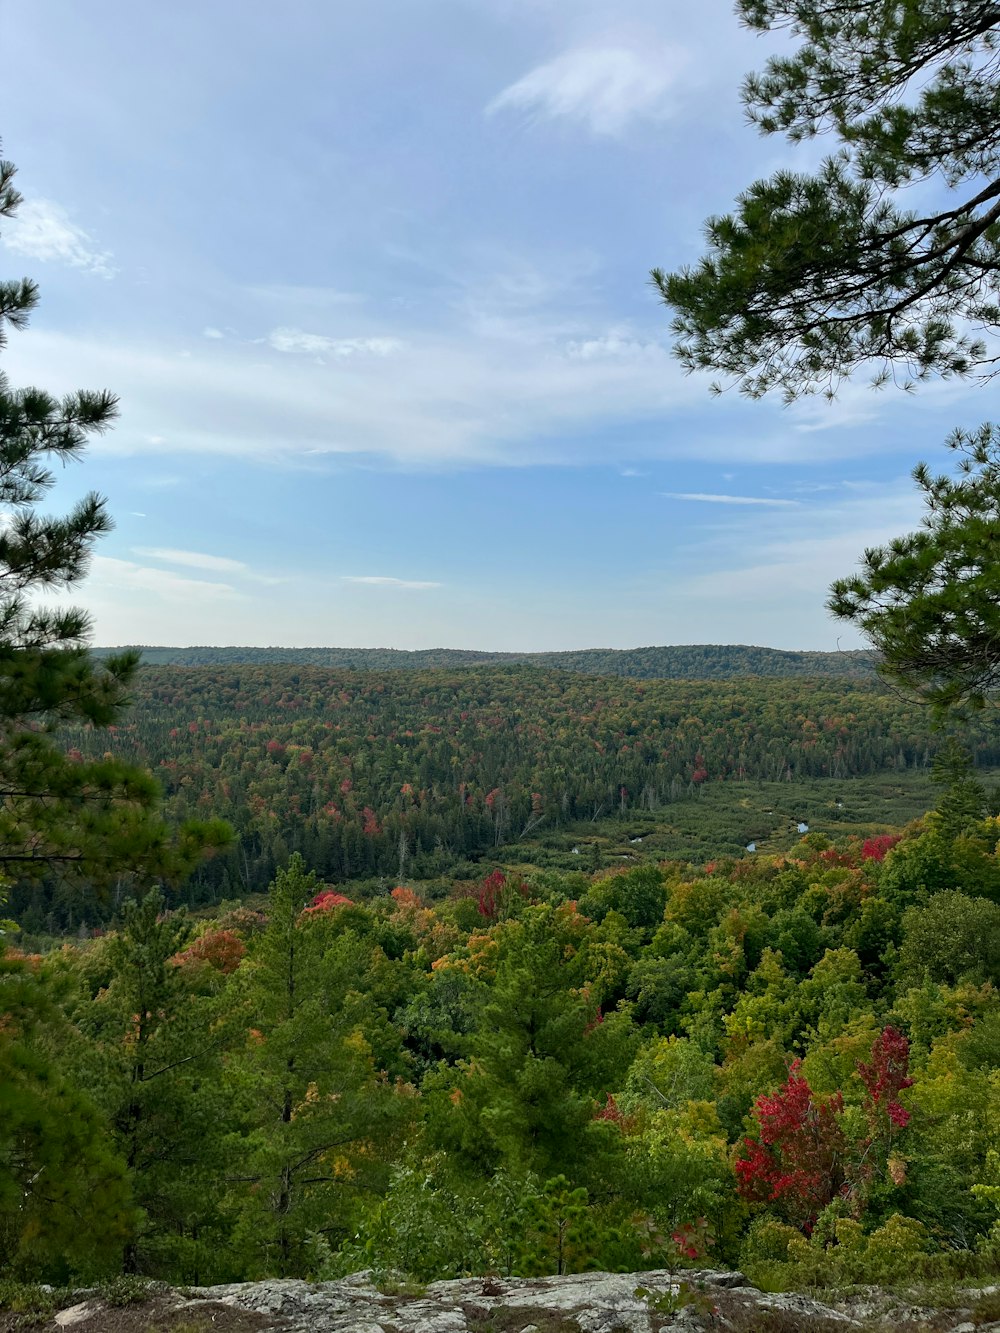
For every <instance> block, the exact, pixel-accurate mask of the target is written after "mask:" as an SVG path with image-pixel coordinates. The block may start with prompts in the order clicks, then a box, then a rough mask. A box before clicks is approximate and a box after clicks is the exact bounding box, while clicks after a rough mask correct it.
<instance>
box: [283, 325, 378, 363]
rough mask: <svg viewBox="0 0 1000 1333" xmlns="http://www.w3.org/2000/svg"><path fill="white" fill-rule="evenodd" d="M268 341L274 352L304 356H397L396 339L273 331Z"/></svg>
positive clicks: (341, 357)
mask: <svg viewBox="0 0 1000 1333" xmlns="http://www.w3.org/2000/svg"><path fill="white" fill-rule="evenodd" d="M267 341H268V343H269V345H270V346H271V347H273V348H274V350H275V351H276V352H299V353H303V354H305V355H307V356H318V357H324V356H332V357H334V358H336V359H338V360H343V359H345V358H347V357H352V356H364V355H368V356H389V355H390V354H391V353H393V352H398V351H399V349H400V348H401V347H402V345H403V344H402V343H401V342H400V340H399V339H398V338H326V337H324V336H323V335H322V334H320V333H305V332H304V331H303V330H302V329H272V331H271V332H270V333H269V334H268V337H267Z"/></svg>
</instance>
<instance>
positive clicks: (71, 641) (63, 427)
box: [0, 162, 227, 879]
mask: <svg viewBox="0 0 1000 1333" xmlns="http://www.w3.org/2000/svg"><path fill="white" fill-rule="evenodd" d="M14 176H15V168H14V167H13V165H12V164H11V163H10V162H0V218H9V217H11V216H13V215H14V213H15V212H16V211H17V207H18V205H19V204H20V202H21V196H20V195H19V194H18V192H17V190H16V189H15V188H14V184H13V181H14ZM37 302H38V289H37V285H36V284H35V283H34V282H31V281H30V280H28V279H27V278H24V279H21V280H20V281H3V282H0V350H2V349H3V347H4V346H5V345H6V336H7V328H8V327H9V328H11V329H15V330H19V329H23V328H24V327H25V325H26V324H27V321H28V318H29V316H30V314H31V312H32V310H33V309H34V308H35V306H36V305H37ZM116 415H117V400H116V398H115V396H114V395H113V394H111V393H109V392H108V391H107V390H98V391H91V390H84V391H81V392H79V393H73V394H68V395H67V396H65V397H63V398H56V397H53V396H52V395H51V394H48V393H45V392H44V391H42V390H41V389H37V388H22V389H15V388H13V387H12V386H11V384H10V382H9V380H8V378H7V376H6V375H5V374H3V373H2V372H0V510H2V511H3V512H4V514H5V515H6V522H5V523H4V525H3V529H2V531H0V873H3V872H6V873H7V875H8V876H11V875H15V874H16V875H18V876H21V875H25V874H41V873H45V872H47V871H50V870H53V869H58V870H59V871H61V872H66V871H68V870H70V869H73V868H76V869H78V870H83V871H85V872H86V874H87V875H88V876H89V877H90V878H91V879H94V878H98V877H101V876H102V875H106V874H110V873H112V872H113V871H114V870H116V869H118V868H121V867H127V868H129V869H132V870H142V869H146V870H148V871H150V872H152V873H162V872H164V871H166V870H168V869H170V868H174V869H180V868H184V867H188V866H190V865H193V864H194V862H195V861H196V860H197V859H198V857H199V856H200V855H201V854H202V852H203V851H204V849H205V848H206V847H208V846H211V845H213V844H219V843H222V842H224V841H225V840H226V838H227V831H226V829H225V827H224V826H223V825H221V824H219V823H215V824H211V825H202V824H197V823H194V822H191V823H190V824H188V825H187V826H185V827H184V828H183V829H182V830H181V831H180V833H179V834H177V835H175V834H173V833H171V831H170V830H169V829H168V828H167V826H166V825H165V824H163V823H162V822H161V821H160V820H158V819H157V818H156V817H155V813H154V810H155V805H156V801H157V797H158V788H157V785H156V783H155V782H154V780H153V779H152V778H151V777H150V776H149V775H148V774H147V773H145V772H143V771H141V770H139V769H136V768H132V767H129V766H128V765H126V764H122V763H120V762H118V761H117V760H115V759H109V758H105V759H101V760H98V761H95V762H90V763H85V762H82V761H77V762H74V761H73V760H71V759H70V758H69V757H67V755H66V754H65V753H63V751H62V750H61V749H60V747H59V746H58V744H57V743H56V742H55V740H54V738H53V729H54V728H55V727H56V726H57V725H58V724H59V723H62V722H67V721H77V722H84V723H90V724H93V725H94V726H106V725H108V724H109V723H111V722H113V721H114V720H115V719H116V718H117V717H118V715H119V713H120V711H121V709H122V708H123V707H124V706H125V704H126V703H127V700H128V687H129V683H130V681H131V680H132V679H133V678H134V676H135V672H136V669H137V667H138V660H139V659H138V654H136V653H134V652H126V653H121V654H118V655H115V656H111V657H108V658H106V659H104V661H103V662H100V663H99V662H97V661H96V660H95V659H94V658H93V657H92V656H91V655H90V653H89V652H88V650H87V646H86V645H87V640H88V637H89V634H90V628H91V626H90V619H89V617H88V616H87V614H86V613H85V612H83V611H81V610H79V609H76V608H66V607H61V608H58V609H52V608H46V607H44V606H41V605H40V604H39V603H38V601H37V598H38V596H39V595H44V594H46V593H51V592H57V593H61V592H64V591H66V590H69V589H73V588H75V587H76V586H77V585H78V584H79V583H80V581H81V580H82V579H83V578H84V576H85V574H86V572H87V567H88V563H89V560H90V555H91V552H92V549H93V547H94V544H95V542H96V541H97V540H98V538H100V537H101V536H103V535H104V534H105V533H107V532H109V531H110V529H111V527H112V521H111V518H110V515H109V513H108V509H107V502H106V500H105V499H104V498H103V497H102V496H100V495H97V494H96V493H91V494H89V495H86V496H84V498H83V499H82V500H80V501H79V502H78V503H77V504H76V505H75V506H74V507H73V508H72V510H71V511H70V512H69V513H68V514H67V515H65V516H63V517H51V516H48V515H41V514H39V513H38V510H37V506H38V505H39V504H40V503H41V502H42V500H44V498H45V496H46V495H47V493H48V492H49V491H50V489H51V488H52V486H53V484H54V482H55V473H54V470H53V468H54V465H56V464H60V465H65V464H66V463H70V462H75V461H76V460H78V459H79V458H80V457H81V455H82V453H83V451H84V447H85V445H86V442H87V439H88V437H90V436H92V435H94V434H100V433H101V432H103V431H105V430H107V429H108V428H109V426H111V424H112V423H113V421H114V420H115V417H116Z"/></svg>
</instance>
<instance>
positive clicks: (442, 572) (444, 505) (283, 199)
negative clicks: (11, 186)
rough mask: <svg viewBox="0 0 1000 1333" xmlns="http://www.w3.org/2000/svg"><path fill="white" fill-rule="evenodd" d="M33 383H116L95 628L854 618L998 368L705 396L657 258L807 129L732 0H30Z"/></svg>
mask: <svg viewBox="0 0 1000 1333" xmlns="http://www.w3.org/2000/svg"><path fill="white" fill-rule="evenodd" d="M0 30H2V40H3V46H4V57H5V59H4V87H3V94H2V109H0V135H2V139H3V151H4V156H5V157H7V158H10V159H11V160H13V161H14V162H15V163H16V164H17V167H18V186H19V188H20V190H21V193H22V194H23V195H24V200H25V202H24V204H23V206H22V208H21V210H20V213H19V216H18V218H17V219H14V220H11V221H9V222H6V223H4V224H3V227H2V231H0V273H2V274H3V276H5V277H21V276H30V277H32V278H34V279H36V280H37V281H38V282H39V284H40V287H41V302H40V305H39V308H38V310H37V311H36V313H35V315H34V316H33V318H32V321H31V326H30V328H29V329H28V330H27V331H26V332H23V333H18V332H13V333H12V335H11V338H10V343H9V345H8V347H7V349H6V351H5V352H4V354H3V360H2V363H0V364H2V367H3V369H4V370H5V372H6V373H7V374H8V376H9V377H10V380H11V382H12V383H13V384H15V385H24V384H28V383H31V384H36V385H38V386H39V387H42V388H45V389H48V390H50V391H53V392H69V391H72V390H75V389H80V388H110V389H112V390H113V391H115V392H116V393H117V394H118V395H119V396H120V399H121V415H120V419H119V422H118V424H117V425H116V427H115V429H114V430H113V431H112V432H111V433H109V434H108V435H106V436H104V437H102V438H100V439H97V440H95V441H94V442H93V444H92V446H91V447H90V449H89V450H88V452H87V454H86V457H85V459H84V460H83V462H82V463H80V464H78V465H76V464H74V465H72V466H71V467H70V468H68V469H67V470H66V471H65V473H63V474H61V475H60V478H59V481H58V484H57V486H56V488H55V491H54V492H53V497H52V501H51V504H52V507H53V509H54V510H57V509H58V507H59V506H60V505H62V506H63V507H65V506H67V505H68V504H69V503H71V502H72V500H74V499H75V498H77V497H78V496H79V495H80V494H82V493H83V492H85V491H87V490H90V489H96V490H98V491H100V492H101V493H102V494H104V495H106V496H107V497H108V502H109V506H110V510H111V512H112V514H113V515H114V517H115V520H116V528H115V530H114V532H113V533H112V534H110V535H109V536H107V537H106V538H104V539H102V541H101V542H100V544H99V547H98V548H97V553H96V554H95V557H94V560H93V563H92V567H91V573H90V576H89V578H88V580H87V581H86V583H85V584H83V585H82V586H81V587H80V589H79V590H78V591H77V593H76V596H75V598H74V600H75V601H76V602H77V603H78V604H80V605H82V606H85V607H86V608H87V609H88V610H89V611H90V612H91V613H92V615H93V618H94V626H95V628H94V638H95V642H97V643H100V644H123V643H143V644H177V645H190V644H247V645H288V646H324V645H337V646H352V647H361V646H372V647H375V646H390V647H396V648H426V647H440V646H445V647H458V648H481V649H491V650H543V649H566V648H581V647H633V646H638V645H644V644H671V643H753V644H767V645H771V646H773V647H778V648H800V649H826V650H835V649H837V648H838V647H841V648H848V647H855V646H857V645H858V644H860V643H861V640H860V638H859V637H858V636H857V635H856V634H855V632H854V631H853V630H852V629H851V628H850V627H848V626H845V625H843V624H841V623H839V622H835V621H833V620H832V619H831V618H830V617H829V615H828V614H827V612H826V611H825V610H824V601H825V597H826V591H827V588H828V585H829V583H830V582H831V581H832V580H833V579H834V578H837V577H839V576H842V575H846V574H849V573H850V572H852V570H853V569H854V568H855V567H856V565H857V561H858V559H859V557H860V555H861V553H862V551H863V550H864V548H865V547H866V546H871V545H874V544H879V543H882V542H884V541H886V540H887V539H889V538H891V537H893V536H895V535H897V534H899V533H902V532H905V531H909V530H911V529H912V528H914V527H915V526H916V525H917V523H918V522H919V517H920V505H919V498H918V496H917V494H916V492H915V488H914V486H913V483H912V481H911V479H910V476H909V473H910V470H911V468H912V467H913V465H914V463H916V462H917V461H918V460H919V459H926V460H928V461H929V462H930V463H931V465H932V466H938V467H941V468H944V467H945V466H946V464H947V458H946V455H945V452H944V450H943V449H942V447H941V446H942V443H943V441H944V438H945V437H946V435H947V434H948V433H949V431H950V430H951V429H952V428H953V427H955V426H974V425H977V424H978V423H979V422H980V421H981V420H983V419H985V418H987V417H988V416H989V415H990V407H989V406H988V404H991V403H992V398H993V394H992V392H991V391H990V390H983V389H976V388H973V387H966V386H962V385H960V384H947V385H944V384H940V383H939V384H932V385H929V386H927V387H926V388H923V389H921V390H920V391H919V392H918V393H917V394H916V395H912V396H911V395H906V394H903V393H901V392H899V391H894V390H892V389H886V390H883V391H881V392H880V393H875V392H874V391H872V390H870V389H869V388H867V387H866V386H865V385H863V384H860V383H859V384H857V385H853V384H852V385H849V386H848V387H847V388H846V389H845V390H844V392H843V393H842V395H841V397H840V398H839V400H838V401H837V402H836V403H834V404H832V405H830V404H827V403H825V402H821V401H811V400H810V401H806V402H802V403H799V404H797V405H795V406H793V407H790V408H788V407H783V406H781V405H780V403H779V402H769V401H765V402H756V403H751V402H747V401H745V400H743V399H741V398H739V397H737V396H736V395H735V394H724V395H723V396H722V397H712V396H711V395H710V393H709V385H708V382H707V380H706V379H702V378H699V377H687V376H685V375H684V374H683V372H682V371H681V370H680V368H679V366H678V365H677V364H676V362H675V361H674V360H673V358H672V356H671V350H670V348H671V335H670V328H669V312H668V311H667V309H666V308H665V307H664V306H663V305H662V304H661V303H660V302H659V300H658V298H657V296H656V294H655V293H654V291H653V289H652V287H651V284H650V281H649V270H650V268H652V267H653V266H660V267H663V268H666V269H673V268H677V267H679V266H680V265H683V264H686V263H691V262H694V261H695V260H696V259H697V258H698V256H699V254H700V253H701V235H702V233H701V228H702V223H703V220H704V219H705V217H706V216H708V215H709V214H711V213H718V212H723V211H725V210H726V209H728V208H729V207H730V205H731V203H732V200H733V199H734V197H735V195H736V194H737V193H738V192H739V191H740V190H741V189H743V188H745V187H746V186H747V185H749V184H750V183H751V181H752V180H753V179H756V178H758V177H760V176H764V175H767V174H769V173H770V172H772V171H773V170H774V169H775V168H776V167H778V166H781V165H787V166H792V167H800V168H807V167H808V166H809V165H810V164H812V163H815V161H816V160H817V155H818V151H819V150H818V149H817V147H816V145H814V144H813V145H806V146H804V147H802V148H792V147H790V146H789V145H787V144H786V143H785V142H784V141H783V140H779V139H776V138H771V139H764V138H761V137H760V136H759V135H758V134H757V132H756V131H755V130H753V129H752V128H751V127H749V126H748V125H747V124H746V123H745V117H744V114H743V110H742V107H741V104H740V99H739V85H740V81H741V78H742V77H743V75H744V74H745V73H747V72H748V71H749V70H751V69H754V68H760V66H761V65H762V64H763V62H764V60H765V59H766V58H767V56H768V54H769V53H771V52H772V51H774V50H776V49H778V48H777V46H776V44H775V41H774V40H773V39H770V38H765V39H762V38H760V37H757V36H755V35H752V34H750V33H748V32H746V31H745V30H743V29H741V28H740V27H739V25H738V23H737V20H736V18H735V17H734V15H733V14H732V12H731V9H730V7H729V5H728V4H727V3H725V2H724V0H702V3H700V4H698V5H687V4H683V5H682V4H679V3H665V0H366V3H365V4H363V5H360V4H352V5H347V4H331V3H326V2H324V0H284V3H283V4H281V5H280V6H279V5H276V4H274V2H273V0H212V3H210V4H206V3H205V2H204V0H173V3H171V4H170V5H142V4H138V5H137V4H135V3H134V0H89V3H88V4H86V5H81V4H80V3H79V0H6V3H5V4H4V8H3V14H2V16H0Z"/></svg>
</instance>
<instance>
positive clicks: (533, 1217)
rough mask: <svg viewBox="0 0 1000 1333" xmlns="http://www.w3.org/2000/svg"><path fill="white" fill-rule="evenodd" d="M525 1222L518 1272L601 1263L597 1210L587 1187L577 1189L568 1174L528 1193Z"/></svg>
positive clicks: (556, 1270)
mask: <svg viewBox="0 0 1000 1333" xmlns="http://www.w3.org/2000/svg"><path fill="white" fill-rule="evenodd" d="M523 1226H524V1231H523V1235H522V1242H521V1249H520V1253H519V1254H518V1258H517V1272H519V1273H523V1274H524V1275H525V1276H527V1277H532V1276H538V1275H541V1274H546V1273H558V1274H562V1273H582V1272H586V1271H587V1269H589V1268H596V1267H597V1262H596V1261H597V1256H598V1253H599V1251H600V1244H601V1237H600V1231H599V1227H598V1223H597V1220H596V1218H595V1216H594V1210H593V1209H592V1208H591V1206H590V1202H589V1199H588V1195H587V1191H586V1190H585V1189H584V1188H583V1187H582V1186H578V1187H577V1188H576V1189H574V1188H573V1187H572V1186H571V1185H570V1183H569V1181H568V1180H567V1179H566V1177H565V1176H553V1177H552V1179H551V1180H547V1181H546V1182H545V1184H544V1185H543V1186H542V1188H541V1189H540V1190H539V1191H538V1193H537V1194H532V1195H529V1196H528V1198H527V1199H526V1200H525V1204H524V1211H523Z"/></svg>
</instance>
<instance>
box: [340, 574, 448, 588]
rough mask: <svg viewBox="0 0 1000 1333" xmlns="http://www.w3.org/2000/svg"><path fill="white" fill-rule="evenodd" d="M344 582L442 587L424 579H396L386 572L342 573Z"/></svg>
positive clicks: (385, 585)
mask: <svg viewBox="0 0 1000 1333" xmlns="http://www.w3.org/2000/svg"><path fill="white" fill-rule="evenodd" d="M341 580H342V582H344V583H368V584H374V585H376V586H377V587H383V588H440V587H441V586H442V585H441V584H440V583H431V582H428V581H426V580H423V579H396V578H390V577H389V576H388V575H386V574H342V575H341Z"/></svg>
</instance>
